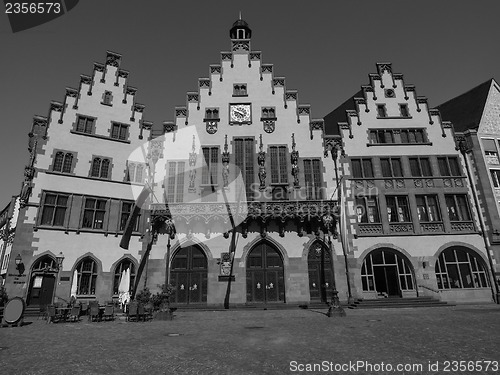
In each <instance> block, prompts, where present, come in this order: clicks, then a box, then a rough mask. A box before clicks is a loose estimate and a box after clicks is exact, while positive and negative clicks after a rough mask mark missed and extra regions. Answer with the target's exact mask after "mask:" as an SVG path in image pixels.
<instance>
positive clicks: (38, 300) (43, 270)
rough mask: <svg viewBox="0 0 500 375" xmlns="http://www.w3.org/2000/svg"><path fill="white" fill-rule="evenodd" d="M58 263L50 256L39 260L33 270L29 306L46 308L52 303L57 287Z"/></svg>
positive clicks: (28, 299)
mask: <svg viewBox="0 0 500 375" xmlns="http://www.w3.org/2000/svg"><path fill="white" fill-rule="evenodd" d="M56 276H57V262H56V260H55V259H54V258H52V257H51V256H50V255H46V256H43V257H41V258H40V259H38V260H37V261H36V262H35V263H34V265H33V268H32V269H31V276H30V288H29V292H28V298H27V301H28V303H27V304H28V305H39V306H45V305H50V304H51V303H52V296H53V295H54V287H55V285H56Z"/></svg>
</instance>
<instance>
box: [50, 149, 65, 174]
mask: <svg viewBox="0 0 500 375" xmlns="http://www.w3.org/2000/svg"><path fill="white" fill-rule="evenodd" d="M63 159H64V153H63V152H61V151H59V152H57V153H56V156H55V158H54V165H53V166H52V170H53V171H55V172H61V171H62V166H63Z"/></svg>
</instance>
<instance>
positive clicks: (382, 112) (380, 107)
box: [377, 104, 387, 118]
mask: <svg viewBox="0 0 500 375" xmlns="http://www.w3.org/2000/svg"><path fill="white" fill-rule="evenodd" d="M377 118H387V107H386V106H385V104H377Z"/></svg>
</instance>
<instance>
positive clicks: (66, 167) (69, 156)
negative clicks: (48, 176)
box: [62, 152, 73, 173]
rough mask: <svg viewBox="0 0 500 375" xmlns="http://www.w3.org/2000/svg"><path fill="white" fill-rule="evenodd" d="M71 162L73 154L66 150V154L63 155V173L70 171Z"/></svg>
mask: <svg viewBox="0 0 500 375" xmlns="http://www.w3.org/2000/svg"><path fill="white" fill-rule="evenodd" d="M72 164H73V154H71V153H69V152H68V153H66V155H64V162H63V167H62V171H63V173H71V166H72Z"/></svg>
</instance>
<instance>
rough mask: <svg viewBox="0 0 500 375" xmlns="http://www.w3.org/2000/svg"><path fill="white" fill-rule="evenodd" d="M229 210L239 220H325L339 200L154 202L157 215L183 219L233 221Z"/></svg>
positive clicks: (332, 213) (333, 214)
mask: <svg viewBox="0 0 500 375" xmlns="http://www.w3.org/2000/svg"><path fill="white" fill-rule="evenodd" d="M228 209H229V211H230V212H231V215H232V216H233V218H234V219H235V220H236V219H238V221H240V222H241V221H243V220H245V219H247V218H249V219H260V220H263V221H267V220H275V219H280V220H282V221H284V220H287V219H298V220H300V221H308V220H312V219H315V220H321V219H322V217H323V216H324V215H328V214H330V215H332V216H333V217H335V216H336V214H337V211H338V209H337V202H335V201H329V200H328V201H327V200H314V201H280V202H242V203H240V204H239V205H238V203H236V202H229V203H228V204H227V205H226V204H225V203H221V202H205V203H203V202H202V203H198V202H196V203H169V204H168V206H166V205H164V204H153V205H151V215H152V217H153V220H154V218H155V217H164V218H172V219H174V221H175V220H177V219H181V220H184V221H186V222H187V223H189V222H191V221H192V220H202V221H204V222H205V223H207V224H208V223H209V222H210V221H212V220H218V221H220V220H222V221H223V222H228V221H229V212H228Z"/></svg>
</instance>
